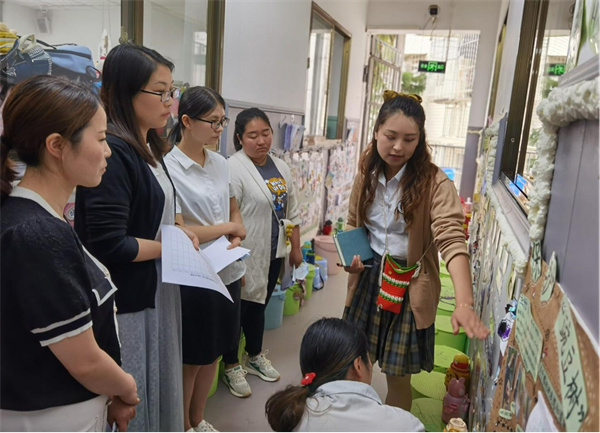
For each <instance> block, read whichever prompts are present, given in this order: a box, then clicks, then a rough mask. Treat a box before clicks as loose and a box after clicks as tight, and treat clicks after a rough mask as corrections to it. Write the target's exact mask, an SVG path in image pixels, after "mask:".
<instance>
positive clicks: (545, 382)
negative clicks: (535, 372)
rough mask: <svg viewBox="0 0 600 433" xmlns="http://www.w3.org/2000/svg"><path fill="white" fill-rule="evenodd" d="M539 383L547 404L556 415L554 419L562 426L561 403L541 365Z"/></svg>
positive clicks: (563, 421)
mask: <svg viewBox="0 0 600 433" xmlns="http://www.w3.org/2000/svg"><path fill="white" fill-rule="evenodd" d="M540 382H541V383H542V388H543V389H544V393H545V394H546V397H547V398H548V404H549V405H550V408H551V409H552V412H554V415H556V419H557V420H558V422H559V423H560V424H564V423H565V420H564V419H563V411H562V403H561V401H560V399H559V398H558V395H557V394H556V391H555V390H554V387H553V386H552V382H550V377H549V376H548V373H547V372H546V368H545V367H544V366H543V365H542V366H541V367H540Z"/></svg>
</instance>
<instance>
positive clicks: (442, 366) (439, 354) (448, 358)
mask: <svg viewBox="0 0 600 433" xmlns="http://www.w3.org/2000/svg"><path fill="white" fill-rule="evenodd" d="M460 354H463V355H464V353H463V352H461V351H460V350H457V349H455V348H454V347H448V346H442V345H439V344H436V346H435V349H434V358H433V371H439V372H440V373H444V374H446V369H447V368H448V367H450V364H452V361H454V356H456V355H460Z"/></svg>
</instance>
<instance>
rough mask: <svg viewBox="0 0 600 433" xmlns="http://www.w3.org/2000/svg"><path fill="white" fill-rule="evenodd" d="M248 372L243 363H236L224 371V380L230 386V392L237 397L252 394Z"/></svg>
mask: <svg viewBox="0 0 600 433" xmlns="http://www.w3.org/2000/svg"><path fill="white" fill-rule="evenodd" d="M246 373H247V371H246V370H244V369H243V368H242V366H241V365H236V366H235V367H233V368H230V369H227V370H225V371H224V372H223V382H225V385H227V387H228V388H229V392H231V393H232V394H233V395H235V396H236V397H240V398H244V397H250V394H252V389H251V388H250V384H249V383H248V381H246Z"/></svg>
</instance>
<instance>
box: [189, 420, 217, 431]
mask: <svg viewBox="0 0 600 433" xmlns="http://www.w3.org/2000/svg"><path fill="white" fill-rule="evenodd" d="M194 431H219V430H217V429H216V428H214V427H213V426H212V425H211V424H210V423H209V422H206V420H204V419H203V420H202V422H201V423H200V424H198V425H197V426H196V427H194Z"/></svg>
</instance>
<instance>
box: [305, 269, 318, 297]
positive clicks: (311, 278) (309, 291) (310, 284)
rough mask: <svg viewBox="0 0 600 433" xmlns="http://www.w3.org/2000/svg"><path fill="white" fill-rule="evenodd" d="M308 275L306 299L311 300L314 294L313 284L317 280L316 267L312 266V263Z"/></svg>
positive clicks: (306, 279)
mask: <svg viewBox="0 0 600 433" xmlns="http://www.w3.org/2000/svg"><path fill="white" fill-rule="evenodd" d="M308 269H309V271H308V275H306V278H305V280H304V281H305V283H306V285H305V287H304V290H305V291H306V293H305V294H304V299H310V297H311V296H312V292H313V283H314V280H315V265H311V264H310V263H309V264H308Z"/></svg>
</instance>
